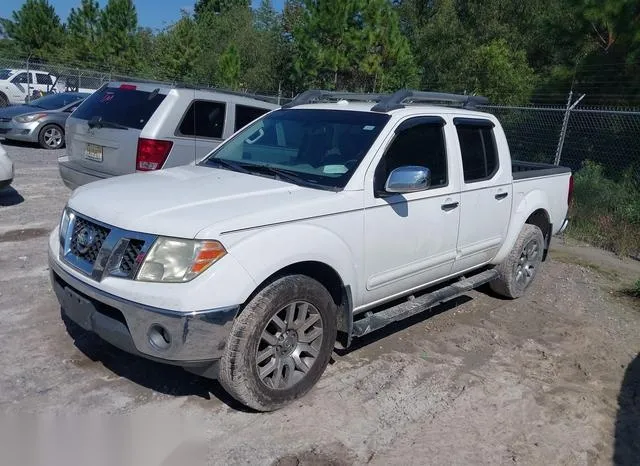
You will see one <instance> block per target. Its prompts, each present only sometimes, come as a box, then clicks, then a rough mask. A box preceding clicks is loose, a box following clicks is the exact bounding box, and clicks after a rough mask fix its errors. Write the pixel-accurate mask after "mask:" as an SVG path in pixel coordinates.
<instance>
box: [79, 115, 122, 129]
mask: <svg viewBox="0 0 640 466" xmlns="http://www.w3.org/2000/svg"><path fill="white" fill-rule="evenodd" d="M87 124H88V125H89V128H113V129H129V127H128V126H125V125H121V124H120V123H114V122H112V121H105V120H103V119H102V117H93V118H91V119H90V120H89V121H88V122H87Z"/></svg>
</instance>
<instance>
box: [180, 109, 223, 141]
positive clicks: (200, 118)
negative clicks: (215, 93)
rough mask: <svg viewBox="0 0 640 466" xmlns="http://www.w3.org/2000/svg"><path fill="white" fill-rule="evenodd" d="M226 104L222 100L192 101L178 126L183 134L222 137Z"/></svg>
mask: <svg viewBox="0 0 640 466" xmlns="http://www.w3.org/2000/svg"><path fill="white" fill-rule="evenodd" d="M225 113H226V105H225V104H224V103H222V102H208V101H205V100H196V101H194V102H192V103H191V105H190V106H189V109H188V110H187V113H185V115H184V117H183V118H182V123H180V127H179V128H178V132H179V133H180V135H181V136H198V137H202V138H216V139H221V138H222V131H223V129H224V118H225Z"/></svg>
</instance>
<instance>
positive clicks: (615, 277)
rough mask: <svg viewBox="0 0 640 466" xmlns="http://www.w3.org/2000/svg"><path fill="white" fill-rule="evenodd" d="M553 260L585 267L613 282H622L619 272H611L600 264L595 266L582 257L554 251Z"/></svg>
mask: <svg viewBox="0 0 640 466" xmlns="http://www.w3.org/2000/svg"><path fill="white" fill-rule="evenodd" d="M553 259H554V260H556V261H558V262H562V263H563V264H570V265H577V266H580V267H584V268H585V269H589V270H590V271H592V272H594V273H596V274H598V275H600V276H602V277H603V278H606V279H608V280H611V281H619V280H620V275H619V274H618V272H616V271H613V270H610V269H608V268H605V267H603V266H600V265H598V264H594V263H593V262H591V261H588V260H586V259H583V258H581V257H577V256H574V255H572V254H566V253H564V252H562V251H553Z"/></svg>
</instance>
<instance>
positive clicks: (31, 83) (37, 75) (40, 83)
mask: <svg viewBox="0 0 640 466" xmlns="http://www.w3.org/2000/svg"><path fill="white" fill-rule="evenodd" d="M56 81H57V78H56V76H54V75H52V74H50V73H48V72H46V71H38V70H36V71H34V70H22V69H3V70H0V107H6V106H7V105H20V104H23V103H25V101H26V99H28V98H29V96H31V95H32V94H33V92H34V91H37V92H42V93H43V94H47V93H49V92H51V91H52V90H55V89H56V88H55V87H54V83H55V82H56Z"/></svg>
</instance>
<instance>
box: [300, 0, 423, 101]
mask: <svg viewBox="0 0 640 466" xmlns="http://www.w3.org/2000/svg"><path fill="white" fill-rule="evenodd" d="M298 12H299V17H298V18H297V21H296V23H295V24H294V26H293V29H292V39H293V43H294V48H295V58H294V62H293V70H294V73H295V75H296V77H297V80H298V81H299V82H301V83H303V84H304V85H307V86H321V87H326V88H332V89H353V90H374V89H375V90H379V89H388V88H392V87H395V86H398V85H400V86H402V85H411V84H416V81H417V80H416V78H417V75H418V70H417V68H416V67H415V65H414V64H413V56H412V54H411V51H410V47H409V43H408V41H407V38H406V37H405V36H404V35H403V34H402V33H401V31H400V27H399V23H398V17H397V14H396V12H395V11H394V9H393V8H392V7H391V4H390V3H389V2H388V1H386V0H370V1H366V0H325V1H322V2H316V1H313V0H305V1H303V2H301V3H300V4H299V10H298Z"/></svg>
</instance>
